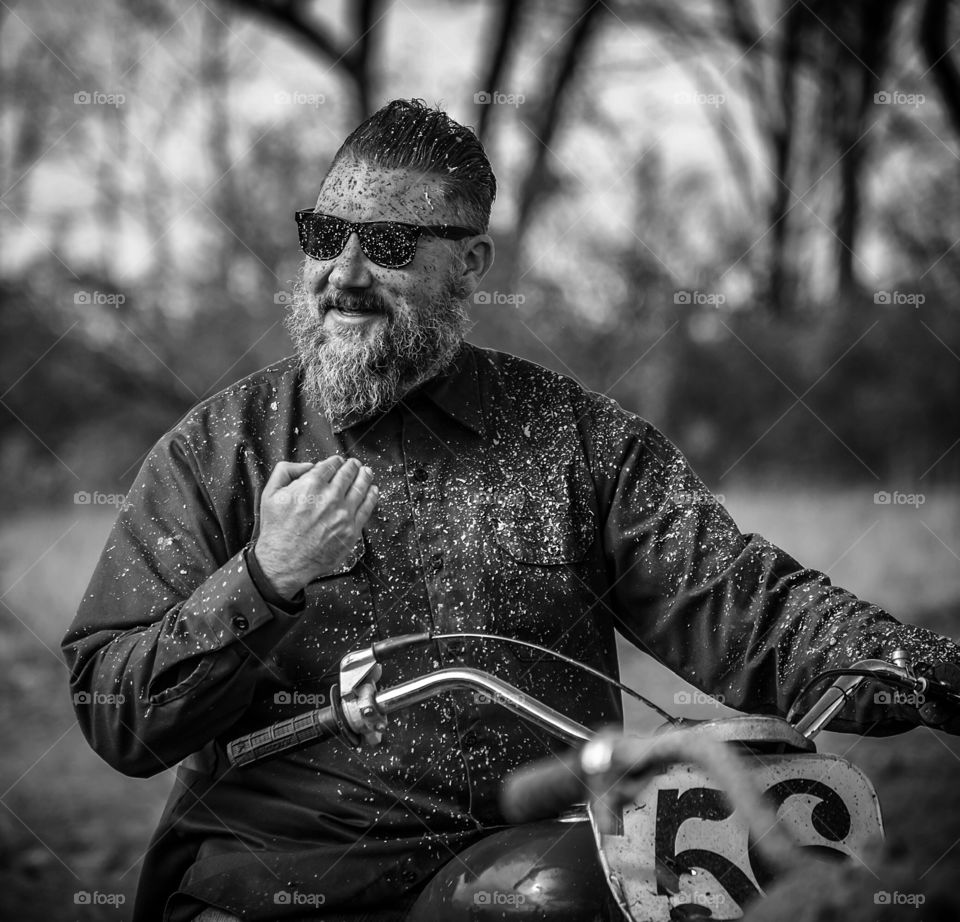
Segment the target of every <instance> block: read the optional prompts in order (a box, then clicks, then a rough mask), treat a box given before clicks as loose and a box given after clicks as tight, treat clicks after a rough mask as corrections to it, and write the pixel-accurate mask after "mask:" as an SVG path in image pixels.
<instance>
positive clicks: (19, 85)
mask: <svg viewBox="0 0 960 922" xmlns="http://www.w3.org/2000/svg"><path fill="white" fill-rule="evenodd" d="M957 15H958V14H957V11H956V9H955V4H953V3H950V2H949V0H848V2H846V3H842V4H837V3H832V2H827V0H797V2H791V0H769V2H762V0H690V2H686V3H683V4H675V3H673V2H670V0H607V2H597V0H555V2H551V0H515V2H510V0H465V2H453V0H447V2H444V0H404V2H400V0H398V2H388V0H355V2H347V0H343V2H327V3H324V2H304V0H197V2H187V0H149V2H142V0H140V2H133V0H98V2H94V0H75V2H72V3H69V4H57V3H53V2H42V0H32V2H19V3H15V2H12V0H5V2H3V3H0V74H2V88H0V125H2V130H3V137H4V140H5V143H4V145H3V147H2V150H0V186H2V190H3V193H2V199H0V205H2V208H0V243H2V247H0V298H2V300H0V356H2V363H0V501H2V508H3V509H4V510H5V516H4V520H3V523H2V525H0V573H2V584H0V637H2V640H3V643H2V647H0V649H2V657H0V690H2V692H3V697H2V698H0V732H2V733H3V737H4V739H5V740H7V741H9V742H8V745H7V746H6V747H5V753H4V755H3V757H2V758H0V805H2V806H3V808H4V809H3V810H0V910H2V909H9V910H10V911H11V912H14V911H15V912H16V914H17V915H16V917H17V918H21V919H33V918H37V919H59V918H75V917H77V918H81V917H82V918H85V919H86V918H125V917H127V915H128V913H129V908H130V907H129V901H128V902H127V904H126V905H125V906H123V905H121V906H120V907H117V906H115V905H112V906H111V905H100V906H95V905H87V906H81V905H78V904H76V903H75V902H74V900H73V899H71V894H75V893H76V892H79V891H93V890H95V889H97V888H99V890H100V891H103V892H110V893H120V894H126V895H127V897H128V899H129V897H130V895H131V894H132V888H133V886H134V883H135V877H136V867H137V862H138V860H139V857H140V855H141V853H142V849H143V848H144V846H145V844H146V839H147V836H148V835H149V832H150V830H151V829H152V827H153V825H154V824H155V822H156V819H157V816H158V811H159V809H160V805H161V804H162V802H163V798H164V796H165V793H166V790H167V789H168V787H169V777H167V776H166V775H165V776H161V777H160V778H158V779H151V780H150V781H133V780H130V779H123V778H120V777H119V776H117V775H115V774H114V773H112V772H111V771H110V770H109V769H107V768H106V767H105V766H103V765H102V764H101V763H99V762H98V761H97V758H96V756H94V755H93V754H92V753H91V752H90V751H89V749H88V748H87V747H86V745H85V743H84V741H83V740H82V737H81V736H80V733H79V731H78V729H77V726H76V723H75V721H74V719H73V716H72V713H71V709H70V705H69V701H68V700H67V691H66V687H65V682H64V678H65V671H64V668H63V665H62V662H61V661H60V654H59V650H58V644H59V639H60V637H61V636H62V634H63V633H64V631H65V630H66V627H67V625H68V623H69V620H70V618H71V617H72V613H73V611H74V610H75V608H76V604H77V602H78V601H79V598H80V595H81V593H82V592H83V589H84V587H85V585H86V581H87V580H88V579H89V576H90V573H91V571H92V568H93V565H94V563H95V560H96V558H97V556H98V554H99V551H100V549H101V547H102V546H103V542H104V540H105V538H106V534H107V530H108V529H109V526H110V523H111V521H112V518H113V516H114V515H115V512H116V504H117V503H118V502H119V501H120V500H121V499H122V495H123V493H124V492H125V491H126V489H127V488H128V487H129V485H130V483H131V482H132V480H133V478H134V476H135V474H136V472H137V470H138V468H139V465H140V463H141V462H142V459H143V457H144V455H145V453H146V451H147V450H148V449H149V447H150V446H151V445H152V444H153V443H154V441H155V440H156V439H157V438H158V437H159V436H160V435H161V434H162V433H163V432H164V431H165V430H166V429H168V428H169V427H170V426H172V425H173V424H174V423H175V422H176V421H177V419H179V418H180V416H181V415H182V414H183V413H184V412H186V410H187V409H189V408H190V407H191V406H193V405H194V404H196V403H197V402H198V401H200V400H202V399H204V398H205V397H207V396H210V395H212V394H213V393H215V392H216V391H218V390H220V389H222V388H223V387H226V386H227V385H229V384H231V383H232V382H233V381H235V380H237V379H239V378H240V377H242V376H243V375H245V374H248V373H250V372H252V371H254V370H256V369H258V368H260V367H262V366H263V365H265V364H267V363H269V362H271V361H273V360H275V359H276V358H278V357H280V356H282V355H285V354H287V353H288V352H289V351H290V345H289V341H288V339H287V337H286V334H285V332H284V330H283V327H282V323H281V320H282V315H283V311H284V308H285V305H286V303H287V302H288V299H289V294H288V292H289V290H290V287H291V284H292V281H291V280H292V279H293V277H294V275H295V273H296V270H297V267H298V264H299V260H300V254H299V250H298V248H297V244H296V237H295V232H294V223H293V212H294V210H296V209H297V208H300V207H304V206H309V205H312V203H313V202H314V201H315V198H316V195H317V191H318V185H319V182H320V179H321V177H322V175H323V173H324V171H325V170H326V167H327V165H328V163H329V161H330V158H331V157H332V155H333V153H334V151H335V150H336V149H337V147H338V146H339V144H340V143H341V141H342V139H343V138H344V137H345V135H346V134H347V133H348V132H349V131H350V130H351V129H352V128H353V127H354V126H355V125H356V124H357V123H358V122H359V121H360V120H361V119H362V118H363V117H364V116H365V115H367V114H369V113H370V112H372V111H373V110H374V109H376V108H377V107H379V106H380V105H382V104H383V103H384V102H386V101H388V100H389V99H392V98H396V97H420V98H424V99H425V100H426V101H427V102H429V103H431V104H432V103H437V102H439V103H441V104H442V105H443V106H444V108H446V109H447V111H449V112H450V114H451V115H452V116H453V117H454V118H456V119H457V120H458V121H461V122H463V123H465V124H469V125H472V126H475V127H476V130H477V132H478V133H479V135H480V137H481V138H482V140H483V142H484V144H485V145H486V147H487V150H488V153H489V155H490V157H491V160H492V162H493V166H494V169H495V172H496V174H497V177H498V180H499V184H500V195H499V198H498V200H497V202H496V205H495V207H494V214H493V224H492V233H493V234H494V237H495V239H496V242H497V247H498V250H497V252H498V256H497V262H496V265H495V266H494V269H493V271H492V273H491V274H490V276H489V277H488V278H487V280H486V281H485V283H484V286H483V291H482V292H480V293H478V294H479V296H478V297H477V298H476V302H477V303H476V304H475V305H474V307H473V316H474V319H475V321H476V326H475V329H474V332H473V334H472V337H471V338H472V339H473V340H474V341H475V342H478V343H480V344H481V345H488V346H492V347H495V348H500V349H505V350H507V351H511V352H515V353H518V354H521V355H523V356H525V357H528V358H530V359H533V360H534V361H537V362H539V363H541V364H543V365H546V366H549V367H551V368H554V369H556V370H557V371H560V372H562V373H564V374H568V375H571V376H573V377H575V378H577V379H578V380H580V381H581V382H582V383H583V384H584V385H585V386H587V387H589V388H591V389H594V390H598V391H604V392H607V393H609V394H611V395H612V396H614V397H615V398H617V399H618V400H619V401H620V402H621V403H622V404H623V405H624V406H626V407H627V408H628V409H630V410H633V411H635V412H637V413H639V414H641V415H642V416H645V417H647V418H649V419H651V420H652V421H653V422H655V423H656V424H657V425H658V426H660V428H661V429H663V430H664V431H665V432H666V434H667V435H668V436H669V437H670V438H671V439H672V440H673V441H674V442H676V443H677V444H678V445H679V446H680V447H681V449H682V450H683V451H684V453H685V454H686V455H687V457H688V458H689V459H690V460H691V462H692V464H693V465H694V467H695V468H696V469H697V470H698V471H699V472H700V473H701V475H702V476H704V478H705V479H706V481H707V482H708V484H709V485H710V486H711V488H712V489H714V490H715V491H716V492H717V493H719V494H723V496H724V497H725V498H726V501H727V504H728V506H730V508H731V510H732V511H733V512H734V515H735V518H737V520H738V522H739V523H740V525H741V527H742V528H743V530H745V531H747V530H757V531H761V532H763V533H764V534H766V535H767V536H768V537H770V538H771V539H772V540H775V541H777V542H778V543H780V544H782V545H783V546H785V547H786V548H787V549H788V550H790V551H791V552H792V553H794V554H795V555H796V556H797V557H798V558H799V559H801V560H803V562H804V563H808V564H810V565H811V566H815V567H818V568H819V569H822V570H824V571H826V572H828V573H829V574H830V575H831V576H832V577H834V578H835V579H836V580H837V581H838V582H840V583H841V584H842V585H845V586H848V587H849V588H851V589H853V590H854V591H856V592H858V593H860V594H862V595H864V596H865V597H867V598H870V599H872V600H875V601H877V602H879V603H881V604H883V605H885V606H887V607H889V608H890V609H891V610H892V611H894V612H896V613H897V614H899V615H903V616H905V617H908V618H910V619H911V620H915V621H919V622H922V623H926V624H929V625H931V626H934V627H937V628H938V629H940V630H942V631H944V632H946V633H950V634H953V635H954V636H955V635H956V634H957V633H958V630H957V618H958V615H960V605H958V600H960V556H958V549H960V522H958V518H957V514H956V513H957V509H958V502H957V500H958V496H960V493H958V489H957V482H958V479H960V414H958V413H957V397H958V395H960V246H958V243H960V209H958V208H957V202H958V201H960V70H958V61H960V51H958V50H957V49H956V48H955V47H954V46H955V44H956V42H957V41H958V40H960V24H958V22H957ZM885 498H892V501H891V502H884V499H885ZM625 656H626V657H627V668H626V670H625V672H626V673H627V674H628V677H629V676H632V677H633V678H634V680H635V681H636V682H637V683H638V684H639V685H640V686H641V687H642V688H644V689H645V690H646V691H648V692H650V693H652V694H654V696H655V697H656V696H657V693H658V692H659V693H660V698H659V700H661V701H662V702H663V701H664V698H663V695H666V696H667V697H666V702H665V703H666V704H667V705H668V706H669V694H671V693H672V692H671V690H672V689H673V688H675V687H679V686H677V685H676V683H675V682H674V680H672V679H671V678H669V677H666V676H664V675H662V674H660V673H657V672H656V671H655V670H654V669H653V667H652V666H651V664H649V663H648V662H646V661H645V660H643V659H642V658H638V657H637V656H636V655H634V654H632V653H625ZM701 716H702V715H701ZM638 719H639V718H638ZM909 739H910V740H911V742H910V744H909V745H907V746H901V747H900V748H897V745H896V744H895V743H893V742H887V743H884V744H883V745H882V746H880V745H879V744H874V743H872V742H869V741H867V742H862V743H858V742H856V741H855V740H851V739H849V738H844V739H842V740H841V741H840V742H839V743H837V744H836V745H837V747H838V750H839V751H843V752H847V753H848V755H849V757H851V758H857V757H858V754H863V756H862V757H863V760H864V763H863V764H865V765H866V766H867V767H868V769H869V770H870V771H871V773H872V774H873V776H874V778H875V780H877V783H878V787H880V788H881V796H882V798H883V797H884V795H886V797H887V803H888V828H889V827H890V826H891V816H892V818H893V819H892V822H893V825H894V827H898V826H899V828H901V829H902V828H906V827H909V826H910V825H911V824H913V823H914V822H915V821H916V819H917V817H918V811H922V810H923V809H924V807H923V805H924V804H925V803H928V801H924V800H923V798H924V797H928V798H930V799H929V805H931V810H930V811H929V815H928V814H926V813H925V814H924V822H928V823H929V822H930V821H931V820H933V821H934V824H935V825H936V824H937V823H939V824H941V825H943V827H944V829H945V830H946V831H945V832H944V836H945V837H946V838H945V839H944V841H945V842H947V845H949V839H950V836H951V834H952V835H953V836H957V835H960V823H958V819H957V818H958V816H960V808H958V806H957V794H956V791H955V789H956V785H955V784H954V785H953V786H952V790H951V792H949V793H944V791H946V790H947V789H948V788H949V785H948V783H947V779H948V778H949V777H950V776H951V773H952V776H953V777H954V778H955V776H956V770H957V763H956V762H955V761H954V760H955V759H957V760H958V761H960V759H958V757H957V749H958V747H957V744H956V743H955V742H954V741H953V740H945V739H943V738H941V737H937V736H934V735H933V734H930V733H927V732H926V731H915V733H913V734H911V735H910V737H909ZM918 777H924V778H927V779H929V780H930V783H929V784H928V785H927V786H926V787H925V790H924V792H918V791H917V790H916V789H915V787H914V785H913V782H912V781H911V780H910V779H911V778H912V779H913V781H915V780H916V778H918ZM936 779H940V780H942V781H943V782H944V784H943V786H942V788H941V787H937V785H936V784H935V783H934V782H935V781H936ZM898 785H899V786H898ZM933 798H936V799H935V800H934V799H933ZM934 803H935V804H936V806H935V807H934V806H932V805H933V804H934ZM937 828H939V827H937ZM951 831H952V833H951ZM938 842H939V840H938V839H937V836H936V835H933V834H931V835H930V836H929V842H928V843H927V845H925V846H924V847H927V846H929V849H930V850H931V851H930V853H929V855H928V856H927V865H931V864H932V863H933V862H934V861H935V860H936V861H942V860H943V858H944V856H945V855H946V854H948V852H947V851H946V848H947V845H942V844H937V843H938ZM954 844H956V843H955V842H954ZM955 854H956V853H955V852H954V855H953V857H954V859H955ZM40 894H45V895H43V896H41V895H40ZM81 910H82V912H81ZM12 917H14V916H12V915H11V918H12Z"/></svg>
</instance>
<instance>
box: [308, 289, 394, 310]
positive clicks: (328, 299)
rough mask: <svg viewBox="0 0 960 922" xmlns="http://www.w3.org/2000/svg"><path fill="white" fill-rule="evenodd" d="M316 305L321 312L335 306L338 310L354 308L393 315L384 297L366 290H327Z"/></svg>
mask: <svg viewBox="0 0 960 922" xmlns="http://www.w3.org/2000/svg"><path fill="white" fill-rule="evenodd" d="M317 306H318V307H319V309H320V312H321V313H322V314H326V313H327V311H330V310H333V309H334V308H337V309H338V310H340V309H343V310H354V311H363V312H365V313H378V314H385V315H386V316H387V317H392V316H393V309H392V308H391V307H390V305H389V304H388V303H387V301H386V299H385V298H384V297H383V296H382V295H379V294H377V293H376V292H372V291H367V290H361V291H333V292H328V293H327V294H325V295H322V296H321V297H320V299H319V301H318V302H317Z"/></svg>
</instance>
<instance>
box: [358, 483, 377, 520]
mask: <svg viewBox="0 0 960 922" xmlns="http://www.w3.org/2000/svg"><path fill="white" fill-rule="evenodd" d="M379 499H380V490H379V489H377V485H376V484H373V485H372V486H371V487H370V489H369V490H368V491H367V495H366V496H365V497H364V499H363V502H361V503H360V507H359V508H358V509H357V527H359V528H363V526H364V525H366V524H367V521H368V520H369V518H370V516H371V515H373V510H374V509H376V507H377V501H378V500H379Z"/></svg>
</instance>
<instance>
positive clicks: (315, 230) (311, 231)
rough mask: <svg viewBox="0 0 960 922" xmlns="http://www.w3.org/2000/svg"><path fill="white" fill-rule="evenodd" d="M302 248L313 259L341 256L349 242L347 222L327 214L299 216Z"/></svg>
mask: <svg viewBox="0 0 960 922" xmlns="http://www.w3.org/2000/svg"><path fill="white" fill-rule="evenodd" d="M297 228H298V230H299V232H300V247H301V249H302V250H303V252H304V253H306V254H307V256H311V257H313V259H333V258H334V257H335V256H339V255H340V253H341V251H342V250H343V245H344V244H345V243H346V242H347V232H348V230H349V228H348V226H347V222H346V221H343V220H341V219H340V218H334V217H331V216H330V215H325V214H314V213H307V214H301V215H298V216H297Z"/></svg>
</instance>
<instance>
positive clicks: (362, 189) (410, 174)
mask: <svg viewBox="0 0 960 922" xmlns="http://www.w3.org/2000/svg"><path fill="white" fill-rule="evenodd" d="M443 192H444V190H443V186H442V180H441V179H440V178H439V177H438V176H436V175H435V174H433V173H423V172H419V171H417V170H410V169H396V170H390V169H384V168H383V167H379V166H376V165H375V164H371V163H366V162H357V161H355V160H351V159H347V160H343V161H341V162H340V163H338V164H336V166H334V167H333V168H332V169H331V170H330V172H329V174H328V175H327V178H326V179H325V180H324V183H323V188H322V189H321V190H320V195H319V196H318V198H317V206H316V207H317V210H318V211H323V212H325V213H326V214H332V215H335V216H336V217H338V218H344V219H345V220H347V221H356V222H359V221H406V222H409V223H412V224H442V223H449V222H451V221H452V220H453V219H454V217H455V216H454V215H453V213H452V212H451V210H450V208H449V205H447V204H446V202H445V197H444V194H443Z"/></svg>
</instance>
